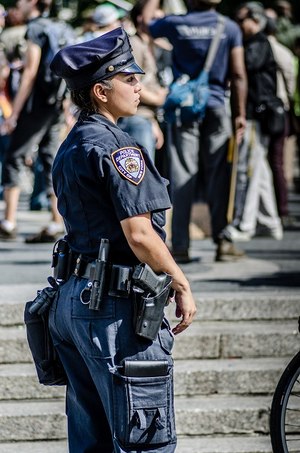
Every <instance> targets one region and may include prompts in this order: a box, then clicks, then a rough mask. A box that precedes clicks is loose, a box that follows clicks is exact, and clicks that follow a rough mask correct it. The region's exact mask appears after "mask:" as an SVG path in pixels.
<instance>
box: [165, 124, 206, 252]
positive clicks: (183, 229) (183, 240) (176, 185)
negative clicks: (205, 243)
mask: <svg viewBox="0 0 300 453" xmlns="http://www.w3.org/2000/svg"><path fill="white" fill-rule="evenodd" d="M168 134H170V140H169V145H170V148H169V151H170V160H171V162H170V169H171V171H170V178H171V179H170V184H171V201H172V204H173V214H172V250H173V253H174V256H175V257H176V254H178V256H180V254H187V253H188V250H189V246H190V235H189V224H190V218H191V209H192V204H193V201H194V197H195V190H196V184H197V175H198V166H199V128H198V124H197V123H195V124H194V125H191V126H181V127H179V126H176V125H174V126H173V128H172V129H171V128H170V129H169V130H168Z"/></svg>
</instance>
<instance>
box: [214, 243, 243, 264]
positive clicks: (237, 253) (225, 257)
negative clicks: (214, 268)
mask: <svg viewBox="0 0 300 453" xmlns="http://www.w3.org/2000/svg"><path fill="white" fill-rule="evenodd" d="M245 256H246V254H245V252H244V251H243V250H239V249H237V248H236V247H235V245H234V244H233V243H232V242H230V241H227V240H226V239H220V241H219V243H218V246H217V250H216V256H215V261H221V262H228V261H237V260H239V259H241V258H245Z"/></svg>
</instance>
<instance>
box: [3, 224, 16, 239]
mask: <svg viewBox="0 0 300 453" xmlns="http://www.w3.org/2000/svg"><path fill="white" fill-rule="evenodd" d="M16 237H17V228H16V227H15V228H13V229H12V230H11V231H8V230H6V229H5V228H3V226H2V224H1V223H0V239H1V240H13V239H16Z"/></svg>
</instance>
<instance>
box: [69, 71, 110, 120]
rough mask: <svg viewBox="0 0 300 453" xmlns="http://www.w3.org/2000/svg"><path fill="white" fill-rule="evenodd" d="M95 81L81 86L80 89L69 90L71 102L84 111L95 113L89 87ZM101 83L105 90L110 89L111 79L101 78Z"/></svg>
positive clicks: (95, 108)
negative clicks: (83, 86)
mask: <svg viewBox="0 0 300 453" xmlns="http://www.w3.org/2000/svg"><path fill="white" fill-rule="evenodd" d="M96 83H97V82H94V83H93V84H92V85H89V86H88V87H85V88H82V89H81V90H72V91H71V92H70V95H71V100H72V102H73V103H74V104H75V105H76V106H77V107H79V108H80V110H82V111H85V112H87V113H97V112H98V108H97V105H96V104H95V102H94V101H93V98H92V96H91V89H92V87H93V86H94V85H95V84H96ZM99 83H101V84H102V85H103V86H104V88H106V89H107V90H111V89H112V84H111V81H110V80H109V79H108V80H101V81H100V82H99Z"/></svg>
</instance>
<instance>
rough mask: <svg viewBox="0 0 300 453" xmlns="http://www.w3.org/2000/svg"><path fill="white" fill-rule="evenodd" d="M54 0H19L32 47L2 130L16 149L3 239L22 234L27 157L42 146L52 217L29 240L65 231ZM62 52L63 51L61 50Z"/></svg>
mask: <svg viewBox="0 0 300 453" xmlns="http://www.w3.org/2000/svg"><path fill="white" fill-rule="evenodd" d="M50 6H51V0H18V2H17V8H18V9H19V10H20V11H21V12H22V13H23V15H24V20H25V21H26V22H27V31H26V35H25V39H26V42H27V51H26V55H25V66H24V70H23V73H22V77H21V81H20V86H19V90H18V92H17V94H16V96H15V98H14V100H13V106H12V114H11V116H10V117H9V118H8V119H7V120H6V121H5V123H4V124H3V126H2V133H4V132H5V133H8V134H11V142H10V147H9V149H8V151H7V153H6V159H5V161H4V164H3V169H2V183H3V186H4V201H5V203H6V206H5V214H4V219H3V220H2V221H1V223H0V238H1V239H2V240H3V239H4V240H5V239H8V240H9V239H14V238H15V237H16V233H17V227H16V214H17V207H18V201H19V195H20V176H21V175H22V170H23V168H24V165H25V160H26V157H28V156H31V155H32V153H33V152H34V151H35V150H36V149H37V148H38V154H39V157H40V160H41V162H42V164H43V168H44V177H45V185H46V191H47V196H48V197H49V199H50V200H51V202H50V204H51V214H52V221H51V222H50V224H49V225H48V226H47V227H46V228H45V229H44V230H42V231H41V232H40V233H39V234H38V235H37V236H34V237H32V238H27V240H26V242H30V243H34V242H52V241H55V240H56V239H57V236H60V235H61V234H62V233H63V231H64V228H63V224H62V221H61V217H60V215H59V213H58V211H57V208H56V198H55V196H54V193H53V189H52V178H51V170H52V162H53V158H54V155H55V153H56V151H57V149H58V145H59V142H60V133H61V127H62V124H63V110H62V101H63V92H64V87H63V86H62V85H61V81H60V80H58V79H57V78H55V77H53V78H52V76H51V74H50V73H49V59H50V58H51V59H52V57H53V55H52V56H51V53H53V49H52V46H53V44H51V43H50V38H49V36H50V35H51V34H52V36H53V35H54V33H52V31H51V27H50V25H51V19H48V18H47V15H48V12H49V9H50ZM57 50H58V49H57Z"/></svg>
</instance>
